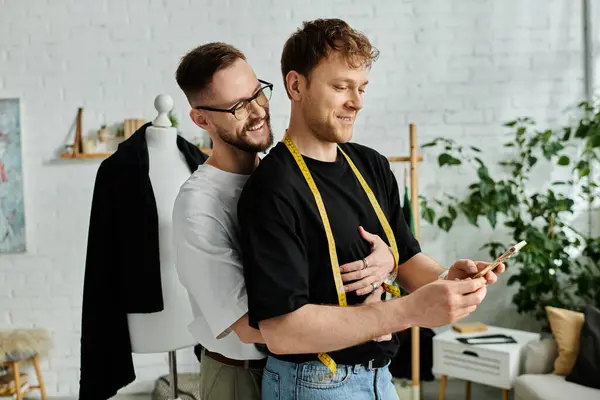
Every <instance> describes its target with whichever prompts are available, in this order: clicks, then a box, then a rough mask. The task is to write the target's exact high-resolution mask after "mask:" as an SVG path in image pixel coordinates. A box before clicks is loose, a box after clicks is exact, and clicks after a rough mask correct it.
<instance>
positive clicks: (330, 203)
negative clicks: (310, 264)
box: [302, 171, 388, 265]
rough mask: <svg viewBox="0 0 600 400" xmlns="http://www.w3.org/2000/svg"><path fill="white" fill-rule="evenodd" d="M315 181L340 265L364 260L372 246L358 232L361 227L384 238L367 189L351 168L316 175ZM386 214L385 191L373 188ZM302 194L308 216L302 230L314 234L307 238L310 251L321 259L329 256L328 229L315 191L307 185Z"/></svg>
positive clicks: (306, 243)
mask: <svg viewBox="0 0 600 400" xmlns="http://www.w3.org/2000/svg"><path fill="white" fill-rule="evenodd" d="M315 183H316V184H317V186H318V188H319V192H320V194H321V197H322V199H323V203H324V205H325V209H326V212H327V217H328V219H329V224H330V226H331V231H332V234H333V238H334V240H335V246H336V250H337V254H338V258H339V262H340V265H341V264H343V263H346V262H350V261H355V260H357V259H361V258H363V257H365V256H366V255H368V254H369V253H370V252H371V247H370V245H369V243H368V242H367V241H365V240H364V239H363V238H362V237H361V236H360V233H359V231H358V227H359V226H362V227H363V228H365V229H366V230H367V231H368V232H370V233H373V234H376V235H379V236H380V237H382V238H384V240H385V234H384V232H383V229H382V227H381V224H380V223H379V220H378V218H377V214H376V213H375V210H374V209H373V206H372V204H371V203H370V201H369V198H368V197H367V195H366V193H365V191H364V189H363V188H362V187H361V185H360V184H359V182H358V181H357V180H356V177H355V176H354V175H353V174H352V172H351V171H348V173H346V174H343V175H340V176H337V177H334V178H329V177H324V178H323V177H321V176H319V175H317V176H315ZM372 190H373V191H374V193H375V196H376V197H377V199H378V201H379V203H380V205H381V207H382V208H383V210H384V213H386V214H387V212H386V210H387V205H388V204H387V201H385V199H384V196H383V192H382V191H381V190H379V189H378V188H375V187H372ZM302 197H303V201H304V203H305V204H304V205H305V207H306V210H307V211H308V212H307V213H306V215H307V218H306V220H305V221H304V223H303V224H302V225H304V226H303V231H304V232H305V233H306V234H308V235H311V236H312V237H305V245H306V247H307V251H308V252H309V253H312V254H313V255H317V254H318V257H319V258H323V257H325V258H327V259H329V256H328V250H327V249H328V243H327V239H326V235H325V229H324V227H323V222H322V218H321V215H320V214H319V210H318V208H317V205H316V201H315V199H314V196H313V194H312V193H311V192H310V190H308V188H306V189H305V190H302Z"/></svg>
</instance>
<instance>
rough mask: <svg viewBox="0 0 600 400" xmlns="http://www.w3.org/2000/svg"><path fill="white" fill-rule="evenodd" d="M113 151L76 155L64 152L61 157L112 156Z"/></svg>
mask: <svg viewBox="0 0 600 400" xmlns="http://www.w3.org/2000/svg"><path fill="white" fill-rule="evenodd" d="M111 154H112V153H79V154H77V155H76V156H75V155H73V154H72V153H63V154H61V155H60V158H65V159H69V158H72V159H81V158H107V157H110V155H111Z"/></svg>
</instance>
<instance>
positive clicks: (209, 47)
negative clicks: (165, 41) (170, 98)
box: [175, 42, 246, 104]
mask: <svg viewBox="0 0 600 400" xmlns="http://www.w3.org/2000/svg"><path fill="white" fill-rule="evenodd" d="M237 59H242V60H246V56H245V55H244V53H242V52H241V51H240V50H238V49H237V48H235V47H233V46H232V45H230V44H227V43H222V42H213V43H207V44H203V45H201V46H198V47H196V48H195V49H193V50H191V51H190V52H189V53H187V54H186V55H185V56H184V57H182V59H181V62H180V64H179V67H177V72H176V73H175V78H176V80H177V84H178V85H179V87H180V88H181V90H183V93H185V96H186V97H187V99H188V101H189V102H190V104H192V102H194V101H198V100H199V99H200V98H201V96H202V94H203V92H204V91H205V90H206V89H208V88H209V86H210V83H211V80H212V77H213V75H214V74H215V73H216V72H217V71H219V70H221V69H223V68H227V67H229V66H230V65H231V64H233V63H234V62H235V61H236V60H237Z"/></svg>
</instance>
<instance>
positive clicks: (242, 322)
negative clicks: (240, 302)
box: [231, 313, 265, 344]
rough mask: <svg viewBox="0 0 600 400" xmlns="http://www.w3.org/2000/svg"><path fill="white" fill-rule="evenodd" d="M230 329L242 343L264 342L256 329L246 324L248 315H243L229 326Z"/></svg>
mask: <svg viewBox="0 0 600 400" xmlns="http://www.w3.org/2000/svg"><path fill="white" fill-rule="evenodd" d="M231 329H233V331H234V332H235V334H236V335H238V337H239V338H240V340H241V341H242V343H248V344H250V343H264V342H265V340H264V339H263V337H262V334H261V333H260V331H259V330H258V329H254V328H252V327H251V326H250V324H249V322H248V313H246V314H244V315H243V316H242V317H241V318H240V319H238V320H237V321H236V322H234V324H233V325H231Z"/></svg>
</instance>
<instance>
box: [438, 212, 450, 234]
mask: <svg viewBox="0 0 600 400" xmlns="http://www.w3.org/2000/svg"><path fill="white" fill-rule="evenodd" d="M438 226H439V227H440V228H441V229H443V230H444V231H446V232H448V231H449V230H450V228H452V220H451V219H450V217H446V216H444V217H441V218H440V219H438Z"/></svg>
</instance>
